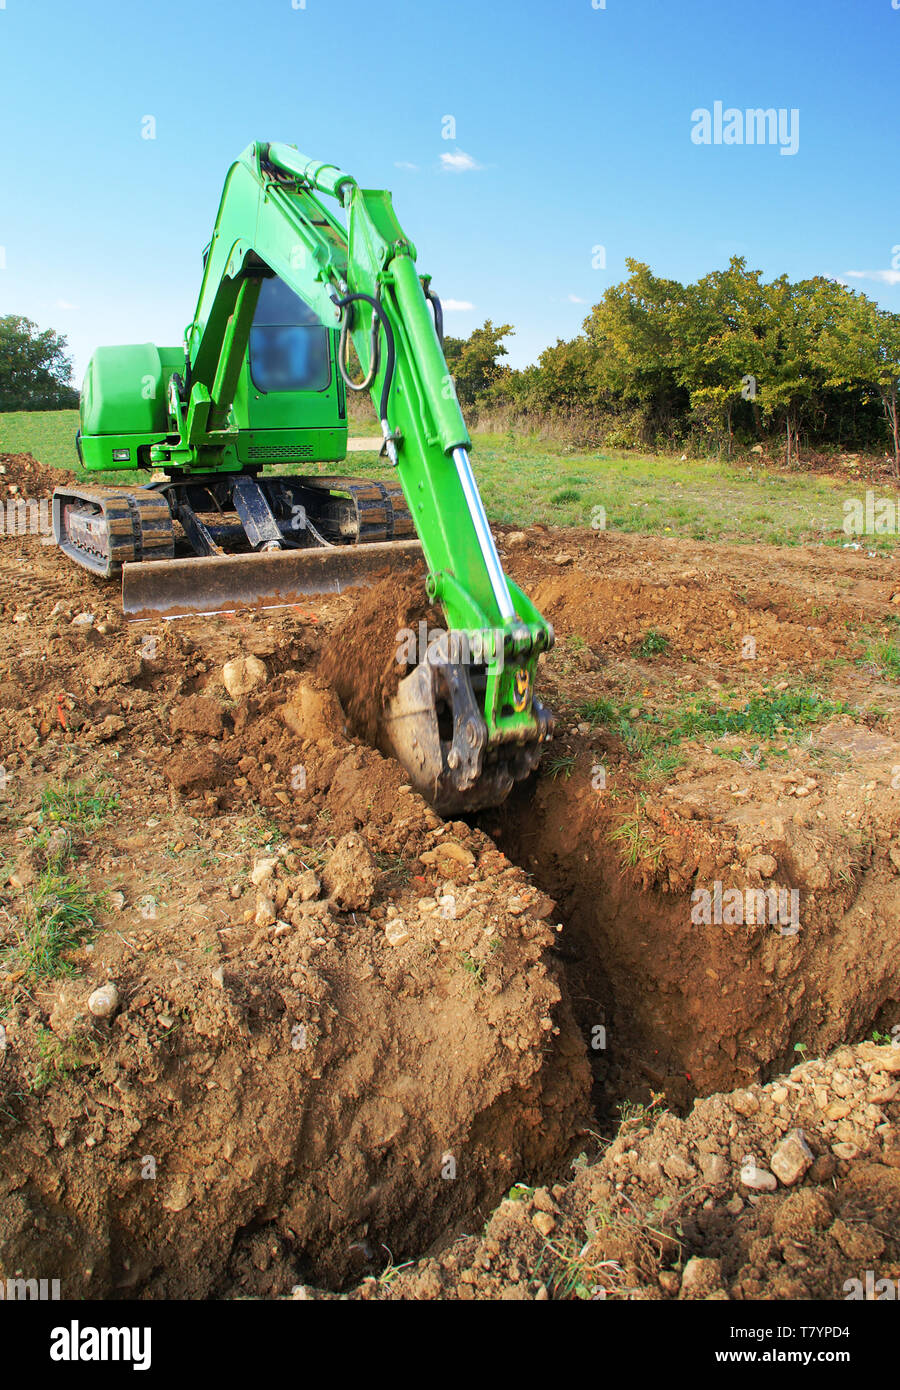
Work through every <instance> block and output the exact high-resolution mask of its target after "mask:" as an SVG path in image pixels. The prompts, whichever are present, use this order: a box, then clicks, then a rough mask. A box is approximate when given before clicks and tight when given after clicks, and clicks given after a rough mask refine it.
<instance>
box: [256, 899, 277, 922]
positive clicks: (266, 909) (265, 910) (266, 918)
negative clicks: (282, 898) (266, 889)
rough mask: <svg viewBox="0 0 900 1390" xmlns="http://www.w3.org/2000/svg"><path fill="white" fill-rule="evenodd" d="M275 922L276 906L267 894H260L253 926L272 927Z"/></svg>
mask: <svg viewBox="0 0 900 1390" xmlns="http://www.w3.org/2000/svg"><path fill="white" fill-rule="evenodd" d="M274 921H275V904H274V902H273V901H272V899H271V898H269V897H267V896H266V894H265V893H259V894H258V895H257V899H256V913H255V916H254V918H253V924H254V926H256V927H271V926H272V924H273V923H274Z"/></svg>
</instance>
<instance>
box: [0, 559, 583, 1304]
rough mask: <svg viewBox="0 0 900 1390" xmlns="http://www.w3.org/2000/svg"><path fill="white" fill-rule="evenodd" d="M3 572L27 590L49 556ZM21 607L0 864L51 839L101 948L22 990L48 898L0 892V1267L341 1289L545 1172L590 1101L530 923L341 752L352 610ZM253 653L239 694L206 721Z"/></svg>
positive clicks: (537, 908) (74, 1284)
mask: <svg viewBox="0 0 900 1390" xmlns="http://www.w3.org/2000/svg"><path fill="white" fill-rule="evenodd" d="M17 544H19V545H20V546H21V553H22V555H24V556H25V557H26V558H27V559H28V561H29V563H30V564H31V567H32V573H31V577H32V578H34V577H37V578H39V579H41V581H42V582H43V581H44V580H45V578H46V575H45V570H46V569H47V567H48V566H55V565H56V563H58V560H57V557H56V555H55V554H54V553H53V552H48V551H47V550H46V548H42V547H40V545H39V543H38V542H36V541H29V540H28V539H26V540H23V541H21V542H18V543H17ZM25 579H26V577H25V576H21V575H20V577H19V581H18V589H16V588H14V589H13V591H12V593H11V595H10V602H9V610H10V612H11V616H12V618H13V621H8V622H7V623H6V624H5V625H2V626H0V675H3V676H4V677H5V683H4V684H3V685H2V689H0V702H2V708H0V727H2V731H3V735H4V738H5V740H6V741H5V745H4V748H5V758H4V777H5V778H6V781H5V793H6V794H5V797H4V800H3V802H2V805H0V823H2V827H3V831H4V834H5V836H6V837H7V838H8V839H9V840H10V841H13V840H14V842H15V843H16V846H17V851H16V852H17V854H18V855H19V856H20V857H22V858H23V860H24V858H25V857H26V856H27V855H28V854H29V853H31V852H32V849H34V852H35V853H38V851H39V848H40V846H41V845H43V844H44V842H45V839H46V836H47V835H48V833H49V832H50V830H51V828H52V827H53V826H54V825H57V824H58V825H59V827H60V828H61V830H62V831H63V832H64V840H65V844H66V845H68V846H69V847H70V850H71V865H70V870H67V874H66V882H67V883H69V884H70V885H75V884H77V883H79V882H83V883H84V884H85V885H86V888H85V890H84V891H87V890H90V894H91V896H89V897H88V899H87V900H86V902H87V906H86V911H89V913H90V915H91V916H92V917H93V919H94V921H95V922H96V924H97V927H98V929H99V930H98V931H97V932H96V933H94V932H87V934H86V935H83V936H81V938H80V940H79V939H78V936H79V934H78V933H76V938H75V939H74V940H73V942H72V944H71V945H70V946H68V947H67V949H66V950H65V952H64V954H63V955H62V956H61V957H60V959H59V965H60V966H61V967H62V966H65V968H66V969H67V970H68V971H69V972H71V973H70V974H69V975H68V976H64V975H60V974H59V973H58V972H50V973H49V974H47V975H41V976H39V977H36V978H33V979H32V978H31V977H30V976H28V975H27V972H26V973H24V974H23V970H24V968H25V964H26V962H24V958H23V956H22V954H21V949H20V941H21V935H20V934H21V931H22V930H23V929H24V924H26V923H27V922H29V921H32V920H34V919H35V915H36V914H38V913H39V912H40V911H41V910H42V908H41V904H42V901H43V899H42V898H41V897H40V891H39V888H38V886H37V880H36V878H34V877H32V878H31V879H30V880H29V879H28V875H27V872H26V868H27V866H26V865H25V863H24V862H23V863H22V865H21V866H20V870H21V871H20V872H10V870H9V869H7V873H8V874H9V877H8V879H6V880H5V883H4V886H3V887H2V889H0V897H2V905H3V908H4V917H3V927H2V934H0V991H2V1002H3V1006H4V1014H3V1023H4V1028H5V1034H4V1042H5V1048H4V1051H3V1053H2V1058H0V1093H2V1099H0V1144H2V1147H3V1152H4V1160H3V1177H2V1179H0V1185H2V1198H0V1211H2V1217H0V1252H2V1254H0V1265H2V1270H3V1272H4V1273H7V1272H9V1273H12V1272H13V1271H14V1270H15V1269H18V1268H28V1269H29V1270H34V1271H35V1274H36V1276H37V1277H40V1276H41V1275H43V1274H48V1275H49V1274H50V1273H51V1272H52V1274H53V1277H60V1278H61V1279H62V1281H63V1287H64V1290H65V1292H66V1294H67V1295H68V1296H75V1297H79V1296H86V1297H109V1296H114V1295H118V1296H134V1295H142V1296H151V1297H175V1296H188V1295H189V1296H204V1295H207V1294H211V1293H218V1294H228V1293H229V1292H230V1291H231V1290H233V1289H234V1290H235V1291H240V1292H266V1293H285V1292H287V1291H288V1290H289V1288H290V1287H291V1285H292V1284H293V1283H295V1282H297V1280H298V1279H300V1278H315V1279H316V1280H317V1281H325V1282H329V1283H334V1284H336V1283H340V1282H341V1281H344V1280H347V1279H349V1278H351V1277H353V1276H358V1275H359V1274H360V1273H361V1272H365V1271H366V1270H368V1269H376V1270H377V1269H381V1268H382V1267H383V1265H384V1263H385V1260H386V1259H387V1258H389V1257H388V1256H387V1255H386V1253H385V1252H386V1249H387V1250H389V1251H390V1252H391V1253H392V1254H393V1255H394V1256H395V1257H396V1258H400V1257H401V1256H403V1255H405V1254H412V1253H416V1252H417V1251H418V1250H420V1249H421V1248H423V1246H427V1245H428V1244H430V1243H431V1242H432V1241H433V1240H434V1239H436V1238H437V1237H438V1236H440V1235H441V1234H442V1233H443V1232H444V1231H445V1230H447V1229H453V1228H455V1227H456V1226H457V1225H458V1224H459V1223H461V1222H463V1221H469V1220H471V1219H472V1217H473V1213H477V1214H479V1219H484V1217H485V1216H486V1215H487V1213H488V1211H489V1210H490V1209H491V1207H492V1206H493V1205H494V1204H495V1203H496V1201H497V1200H498V1198H499V1196H500V1195H501V1193H502V1191H503V1190H504V1188H505V1187H507V1186H508V1185H509V1183H510V1182H512V1181H513V1180H515V1179H516V1178H517V1177H520V1176H521V1175H522V1174H523V1173H524V1174H529V1173H531V1174H537V1173H540V1172H551V1171H553V1169H554V1168H555V1166H556V1165H557V1164H558V1162H559V1161H560V1158H561V1157H562V1156H563V1154H564V1153H565V1152H566V1150H567V1148H568V1147H569V1145H570V1142H571V1136H572V1135H573V1134H574V1133H575V1131H576V1130H577V1129H578V1127H579V1124H580V1123H581V1122H582V1120H583V1117H584V1116H585V1114H586V1109H585V1107H586V1094H587V1085H588V1072H587V1067H586V1062H585V1059H584V1049H583V1045H582V1042H581V1039H580V1037H579V1035H578V1033H577V1030H576V1029H575V1026H574V1023H573V1021H572V1016H571V1010H570V1008H569V1005H568V1002H567V1000H566V999H565V997H564V995H563V991H562V988H561V983H560V978H559V973H558V968H557V966H556V965H555V963H554V962H553V958H552V956H551V955H550V954H549V952H550V948H551V947H552V946H553V945H554V944H555V943H556V941H557V938H558V931H557V929H556V923H555V918H554V917H553V915H552V914H553V904H552V902H551V901H550V900H549V899H547V898H546V896H545V895H543V894H541V893H539V892H537V891H536V890H535V889H534V888H533V887H532V886H531V884H530V883H529V881H528V879H527V876H526V875H524V874H523V873H522V872H521V871H520V870H518V869H516V868H515V867H514V866H512V865H510V863H509V862H508V861H507V860H506V859H505V857H504V856H503V855H501V854H500V853H499V852H498V851H497V849H496V848H495V846H494V845H493V843H492V842H491V841H490V840H489V838H488V837H486V836H485V835H484V834H483V833H482V832H480V831H477V830H473V829H471V828H470V827H469V826H467V825H464V824H462V823H461V822H460V823H455V824H453V825H451V826H446V825H445V824H444V823H442V822H441V821H440V820H439V819H438V817H436V816H435V815H434V813H433V812H432V811H431V809H430V808H429V807H427V806H426V805H425V803H424V802H422V801H421V799H420V798H419V797H418V796H416V795H414V794H413V793H411V792H410V791H409V790H408V789H406V787H405V784H404V780H403V773H402V770H401V769H400V768H399V767H397V765H396V764H394V763H393V762H391V761H389V760H387V759H385V758H383V757H381V755H380V754H379V753H377V752H376V751H375V750H374V749H372V748H369V747H367V746H365V745H360V744H357V743H355V742H354V741H353V739H352V738H350V737H348V733H347V729H346V724H347V721H346V719H345V716H344V712H343V710H342V709H341V706H340V704H339V702H338V700H337V697H336V695H335V693H334V691H333V689H332V688H331V686H330V685H329V683H328V682H327V680H325V679H324V678H323V676H322V675H321V673H320V671H319V669H318V663H319V660H320V656H321V654H322V652H323V651H327V650H328V649H329V646H330V644H331V642H332V640H333V634H334V633H335V632H336V631H337V630H339V628H340V626H341V624H342V623H343V621H344V617H345V613H346V610H347V604H348V600H346V599H345V598H342V599H341V600H338V601H335V602H334V603H333V604H331V605H328V604H323V605H321V606H320V607H319V608H318V610H317V613H316V614H315V615H307V616H306V617H304V616H303V615H301V614H296V613H287V614H286V615H281V616H277V617H271V618H270V617H267V616H259V615H248V616H247V617H246V618H243V619H240V620H235V621H228V620H226V621H224V622H223V621H210V622H204V621H203V620H197V621H194V622H188V623H185V624H183V625H177V626H176V625H165V624H154V625H146V624H145V625H138V626H136V627H134V628H127V627H126V626H125V625H124V624H123V623H122V621H121V620H120V619H117V618H116V616H115V614H114V613H113V612H112V611H111V610H106V609H104V608H101V607H100V606H99V604H97V603H96V602H95V603H92V604H91V605H90V607H85V608H82V606H81V605H82V602H83V598H82V597H81V596H79V597H77V598H76V599H75V600H74V601H73V598H72V594H71V590H72V588H73V583H72V582H71V581H70V578H69V572H68V571H67V570H65V569H62V568H60V573H59V577H58V578H57V579H56V585H57V598H56V599H55V600H54V601H53V602H52V603H51V602H50V599H51V597H52V589H49V591H44V590H41V591H40V592H38V593H34V592H33V591H32V590H30V589H23V588H22V586H23V585H24V583H25ZM78 583H79V581H78V579H77V578H76V579H75V581H74V587H75V588H76V589H77V587H78ZM86 592H88V593H91V590H90V588H88V590H87V591H86ZM94 592H95V593H99V592H101V591H99V590H97V591H94ZM63 595H66V597H63ZM20 612H24V613H26V614H27V616H28V625H30V626H31V628H32V630H35V628H37V629H38V630H39V631H40V646H41V649H40V651H39V652H36V653H35V655H36V658H37V659H36V660H34V661H32V662H28V663H23V662H22V661H21V653H22V639H21V636H20V632H21V629H22V627H23V626H26V624H24V623H20V624H16V622H15V615H16V614H18V613H20ZM85 615H86V617H87V618H89V619H90V621H86V620H84V619H85ZM26 640H27V639H26ZM26 650H27V649H26ZM248 655H253V656H254V657H256V658H258V659H259V661H260V663H262V666H263V668H264V671H265V679H264V680H263V681H261V683H260V684H259V686H258V688H257V689H255V690H254V691H252V692H251V693H249V694H247V695H245V696H243V697H242V698H241V699H239V700H237V701H234V700H232V699H230V698H229V697H228V695H227V692H226V690H225V686H224V681H223V668H224V667H225V665H226V663H227V662H229V661H231V660H233V659H235V658H239V657H246V656H248ZM7 750H8V751H7ZM87 769H89V770H90V777H89V779H88V784H87V786H85V787H84V789H83V791H78V792H77V794H76V793H75V792H72V796H73V797H75V800H74V801H72V802H70V801H68V800H66V799H65V797H63V793H62V792H54V799H52V800H51V801H49V802H48V801H47V800H46V797H45V792H46V788H47V786H48V785H52V786H54V787H60V786H62V785H64V784H65V783H66V782H68V784H69V785H70V786H71V787H73V788H80V787H82V780H81V779H82V776H83V774H84V772H85V770H87ZM60 798H62V800H60ZM79 798H80V799H79ZM98 816H102V817H104V819H103V823H102V829H101V828H99V822H98V823H95V820H94V819H92V817H98ZM68 852H69V851H68V850H67V853H68ZM16 862H17V861H14V862H13V865H12V868H13V869H15V864H16ZM72 891H74V887H73V888H72ZM81 891H82V890H81V889H79V892H81ZM101 891H102V892H103V893H105V894H106V896H105V897H103V898H98V897H95V896H93V895H95V894H99V893H101ZM78 900H79V901H82V898H79V899H78ZM104 983H112V984H114V985H115V988H116V994H117V998H118V1003H117V1005H116V1007H115V1008H114V1009H113V1011H112V1013H111V1014H109V1015H108V1016H103V1017H100V1016H95V1015H94V1014H93V1013H92V1012H91V1010H90V1009H89V1008H88V1005H87V1001H88V999H89V998H90V997H91V996H92V994H93V992H94V991H95V990H96V988H97V987H98V986H99V985H101V984H104Z"/></svg>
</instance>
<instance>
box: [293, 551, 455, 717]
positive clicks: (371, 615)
mask: <svg viewBox="0 0 900 1390" xmlns="http://www.w3.org/2000/svg"><path fill="white" fill-rule="evenodd" d="M357 599H358V601H357V603H356V606H355V609H354V614H353V618H352V621H351V622H349V623H348V624H347V626H346V627H340V628H339V629H337V631H336V632H334V634H333V637H332V640H331V642H330V643H329V645H328V647H327V648H326V650H325V651H324V653H323V658H322V663H321V671H322V674H323V675H324V676H325V677H326V679H328V680H329V681H330V682H331V683H332V684H333V686H334V688H335V690H336V691H337V694H338V696H339V698H340V700H341V703H342V705H343V707H344V709H345V710H346V712H347V717H348V719H349V720H350V724H351V727H352V728H353V730H354V731H355V732H356V733H357V734H359V735H360V737H362V738H364V739H366V740H367V742H369V743H375V742H376V741H377V738H378V729H379V724H380V720H381V715H382V711H383V709H384V706H385V703H386V702H387V701H388V700H390V698H391V697H392V696H393V695H395V694H396V691H397V686H398V685H399V683H400V680H401V679H402V677H403V676H404V675H406V671H407V667H406V665H405V663H404V662H403V661H401V660H398V652H399V651H401V649H402V648H405V634H408V633H410V632H413V633H415V634H416V639H417V641H418V633H419V625H420V624H425V626H426V629H430V628H437V627H444V626H445V623H444V620H443V617H442V616H441V615H440V614H439V613H437V612H436V610H435V609H433V608H432V607H431V606H430V605H429V603H428V601H427V599H426V596H425V586H424V583H423V578H422V575H421V574H416V575H412V576H404V577H403V578H390V577H389V578H386V579H383V580H382V581H381V582H380V583H378V584H376V585H373V586H372V587H371V588H369V589H365V590H363V591H361V592H360V593H359V594H358V596H357ZM421 655H422V653H421V652H419V656H420V657H421Z"/></svg>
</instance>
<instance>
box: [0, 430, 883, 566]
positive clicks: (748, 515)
mask: <svg viewBox="0 0 900 1390" xmlns="http://www.w3.org/2000/svg"><path fill="white" fill-rule="evenodd" d="M77 429H78V412H77V411H76V410H45V411H40V410H36V411H13V412H10V413H6V414H0V450H3V451H6V452H9V453H30V454H32V455H33V456H34V457H35V458H36V459H38V460H39V462H41V463H43V464H46V465H47V466H49V467H51V468H65V469H69V470H71V471H72V472H74V473H75V474H76V476H77V477H79V478H80V479H82V480H84V479H85V478H90V479H92V480H93V481H94V482H97V483H100V482H115V483H121V484H122V485H127V484H128V483H135V482H136V483H144V482H146V474H144V473H141V472H138V471H135V470H129V469H124V470H122V471H121V472H99V473H90V474H88V473H85V472H84V470H82V469H80V468H79V467H78V462H77V457H76V454H75V432H76V430H77ZM351 433H352V434H354V435H357V436H359V435H368V434H371V433H373V430H372V428H371V424H370V422H369V421H368V420H367V419H366V420H356V421H352V422H351ZM374 433H377V428H376V429H375V430H374ZM472 462H473V467H474V469H475V475H476V478H477V480H478V486H479V489H480V491H481V494H482V497H483V498H484V504H485V508H486V510H487V513H488V516H489V517H490V519H491V520H492V521H495V522H499V523H501V524H506V525H511V526H516V527H525V526H531V525H532V524H533V523H534V522H536V521H546V519H547V517H548V515H550V516H552V517H553V521H554V523H556V524H560V525H568V526H584V527H589V526H591V524H592V521H593V520H594V518H595V517H596V516H597V514H598V513H597V510H596V509H597V508H603V514H604V515H605V520H606V526H607V527H608V528H609V529H610V530H613V531H631V532H636V533H638V534H641V535H661V536H682V537H687V538H690V539H694V540H700V541H732V542H735V543H736V544H739V545H756V544H757V543H759V542H767V543H770V544H773V545H800V544H803V543H805V542H808V541H815V540H818V541H822V542H824V543H825V544H827V545H844V544H846V541H847V537H846V535H845V533H844V530H843V522H844V509H843V503H844V501H845V500H849V499H852V498H854V497H855V496H856V495H857V494H858V492H859V483H858V481H854V480H853V479H844V478H837V477H828V476H824V475H822V474H808V473H806V474H805V473H788V472H787V471H784V470H780V469H769V470H766V469H764V468H762V467H760V466H758V465H756V464H754V465H752V466H751V465H748V464H747V463H738V462H734V463H724V462H718V461H715V460H711V459H683V458H681V457H680V456H679V455H678V454H658V455H654V454H641V453H638V452H632V451H628V450H625V449H609V450H606V449H604V450H603V451H597V450H587V449H585V450H575V449H572V448H571V447H570V446H568V445H565V444H557V443H554V442H552V441H549V440H543V439H540V438H539V437H538V436H536V435H524V434H520V433H518V432H517V431H514V430H510V431H508V432H506V433H504V434H491V433H487V432H481V431H478V432H476V433H475V435H474V436H473V454H472ZM318 467H319V471H320V472H325V473H329V472H333V471H334V464H331V463H323V464H320V465H319V466H318ZM280 471H283V472H285V473H292V472H298V473H309V472H310V471H311V469H310V465H309V464H308V463H297V464H289V465H286V466H285V468H284V469H282V470H280ZM346 472H347V473H353V474H355V475H360V476H362V477H368V476H372V477H387V476H388V474H387V471H386V469H385V463H384V459H383V458H381V457H380V456H379V455H378V453H377V452H376V451H374V450H372V451H363V452H360V453H356V452H354V453H353V454H351V455H349V457H348V462H347V468H346ZM865 541H866V547H867V549H877V550H878V551H881V552H885V553H890V552H892V551H894V552H895V551H896V549H897V546H898V545H900V538H898V537H896V536H875V537H866V538H865Z"/></svg>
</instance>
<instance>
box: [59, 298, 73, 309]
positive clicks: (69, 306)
mask: <svg viewBox="0 0 900 1390" xmlns="http://www.w3.org/2000/svg"><path fill="white" fill-rule="evenodd" d="M56 307H57V309H77V308H78V305H77V304H70V303H69V301H68V300H67V299H58V300H57V301H56Z"/></svg>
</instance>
